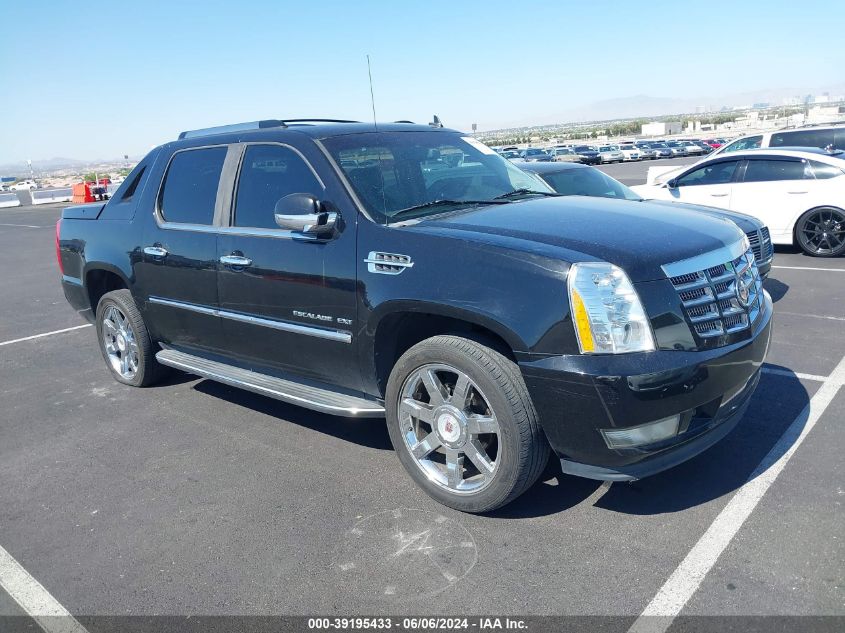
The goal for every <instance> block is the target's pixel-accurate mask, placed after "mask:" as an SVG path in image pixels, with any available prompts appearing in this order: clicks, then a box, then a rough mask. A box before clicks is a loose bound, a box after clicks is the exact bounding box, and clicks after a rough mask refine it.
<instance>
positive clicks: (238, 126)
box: [179, 119, 358, 140]
mask: <svg viewBox="0 0 845 633" xmlns="http://www.w3.org/2000/svg"><path fill="white" fill-rule="evenodd" d="M291 123H292V124H294V125H304V124H308V123H358V121H348V120H346V119H285V120H284V121H282V120H281V119H263V120H261V121H247V122H246V123H232V124H231V125H218V126H216V127H206V128H201V129H199V130H186V131H184V132H180V133H179V140H182V139H185V138H196V137H199V136H209V135H211V134H227V133H229V132H243V131H246V130H258V129H262V128H271V127H288V125H289V124H291Z"/></svg>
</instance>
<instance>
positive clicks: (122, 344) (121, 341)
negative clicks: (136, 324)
mask: <svg viewBox="0 0 845 633" xmlns="http://www.w3.org/2000/svg"><path fill="white" fill-rule="evenodd" d="M117 349H119V350H120V351H121V352H123V351H126V337H124V336H123V334H118V335H117Z"/></svg>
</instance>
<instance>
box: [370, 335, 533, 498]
mask: <svg viewBox="0 0 845 633" xmlns="http://www.w3.org/2000/svg"><path fill="white" fill-rule="evenodd" d="M386 408H387V422H388V430H389V433H390V439H391V441H392V442H393V447H394V449H395V450H396V453H397V455H398V457H399V460H400V461H401V462H402V465H403V466H404V467H405V469H406V470H407V471H408V473H409V474H410V475H411V477H412V478H413V479H414V481H415V482H416V483H417V484H418V485H419V486H420V487H421V488H423V489H424V490H425V491H426V492H427V493H428V494H429V495H430V496H432V497H433V498H434V499H436V500H437V501H440V502H441V503H443V504H444V505H447V506H450V507H452V508H455V509H457V510H461V511H464V512H488V511H490V510H495V509H496V508H499V507H501V506H503V505H505V504H507V503H509V502H510V501H512V500H513V499H515V498H516V497H518V496H519V495H521V494H522V493H523V492H524V491H525V490H527V489H528V488H529V487H530V486H531V485H532V484H534V482H535V481H536V480H537V477H538V476H539V475H540V473H541V472H542V471H543V469H544V468H545V465H546V461H547V460H548V457H549V447H548V444H547V442H546V440H545V438H544V437H543V434H542V432H541V430H540V425H539V422H538V420H537V413H536V411H535V410H534V405H533V404H532V402H531V398H530V396H529V394H528V390H527V388H526V386H525V382H524V381H523V379H522V375H521V374H520V372H519V368H518V367H517V366H516V364H515V363H513V361H511V360H510V359H508V358H506V357H505V356H503V355H502V354H500V353H499V352H497V351H495V350H494V349H492V348H490V347H487V346H486V345H482V344H481V343H478V342H476V341H472V340H469V339H465V338H462V337H458V336H435V337H433V338H430V339H426V340H424V341H422V342H421V343H418V344H417V345H415V346H414V347H412V348H411V349H409V350H408V351H407V352H405V354H403V355H402V357H401V358H400V359H399V360H398V361H397V363H396V365H395V367H394V368H393V371H392V372H391V374H390V379H389V380H388V384H387V394H386Z"/></svg>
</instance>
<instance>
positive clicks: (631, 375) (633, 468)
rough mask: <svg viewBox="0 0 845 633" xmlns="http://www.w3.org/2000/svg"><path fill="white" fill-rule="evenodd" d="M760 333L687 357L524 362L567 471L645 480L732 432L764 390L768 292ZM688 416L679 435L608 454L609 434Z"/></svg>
mask: <svg viewBox="0 0 845 633" xmlns="http://www.w3.org/2000/svg"><path fill="white" fill-rule="evenodd" d="M764 296H765V297H766V306H765V309H764V311H763V313H762V314H761V315H760V317H759V318H758V320H757V322H756V323H755V326H754V332H753V336H752V337H751V338H750V339H746V340H744V341H741V342H739V343H736V344H734V345H729V346H725V347H720V348H716V349H712V350H706V351H697V352H684V351H671V350H658V351H655V352H644V353H637V354H624V355H619V356H614V355H594V356H591V355H572V356H549V357H544V358H541V359H537V360H523V361H522V362H520V368H521V370H522V374H523V377H524V378H525V382H526V385H527V386H528V391H529V393H530V394H531V398H532V400H533V402H534V406H535V408H536V409H537V412H538V413H539V416H540V423H541V425H542V426H543V430H544V432H545V434H546V437H547V438H548V440H549V443H550V444H551V447H552V449H553V450H554V451H555V453H556V454H557V456H558V457H559V458H560V460H561V466H562V468H563V471H564V472H567V473H572V474H576V475H580V476H584V477H589V478H592V479H602V480H609V481H624V480H632V479H639V478H642V477H646V476H648V475H652V474H655V473H658V472H660V471H662V470H665V469H667V468H671V467H672V466H675V465H676V464H679V463H681V462H683V461H686V460H687V459H690V458H692V457H694V456H696V455H698V454H699V453H700V452H702V451H704V450H705V449H707V448H709V447H710V446H712V445H713V444H715V443H716V442H717V441H719V440H720V439H722V438H723V437H724V436H725V435H727V434H728V433H729V432H730V431H731V429H733V428H734V427H735V426H736V425H737V424H738V423H739V420H740V419H741V418H742V416H743V413H744V412H745V409H746V408H747V406H748V403H749V401H750V399H751V396H752V394H753V392H754V388H755V387H756V386H757V382H758V380H759V376H760V367H761V366H762V364H763V361H764V360H765V358H766V353H767V351H768V348H769V341H770V338H771V329H772V303H771V299H770V298H769V297H768V295H764ZM675 414H681V423H680V429H679V432H678V434H677V435H676V436H674V437H671V438H669V439H666V440H661V441H659V442H655V443H653V444H648V445H644V446H637V447H635V448H626V449H610V448H608V446H607V444H606V443H605V441H604V439H603V437H602V434H601V432H600V430H601V429H624V428H629V427H635V426H639V425H641V424H646V423H649V422H652V421H655V420H660V419H663V418H666V417H669V416H672V415H675Z"/></svg>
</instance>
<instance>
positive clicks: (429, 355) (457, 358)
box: [385, 341, 520, 512]
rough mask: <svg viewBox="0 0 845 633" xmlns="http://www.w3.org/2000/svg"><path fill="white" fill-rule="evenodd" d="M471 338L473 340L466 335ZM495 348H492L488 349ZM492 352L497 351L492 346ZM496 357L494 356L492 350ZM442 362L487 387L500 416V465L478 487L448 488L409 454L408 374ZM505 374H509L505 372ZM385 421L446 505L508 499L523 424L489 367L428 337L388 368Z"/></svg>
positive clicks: (424, 483) (472, 506)
mask: <svg viewBox="0 0 845 633" xmlns="http://www.w3.org/2000/svg"><path fill="white" fill-rule="evenodd" d="M468 342H470V341H468ZM485 351H489V352H492V350H485ZM493 354H496V353H495V352H493ZM493 358H494V359H495V356H493ZM434 363H443V364H447V365H451V366H452V367H454V368H455V369H459V370H461V371H462V372H464V373H465V374H466V375H467V376H469V377H470V379H471V380H472V381H473V382H474V383H475V384H476V385H478V387H479V388H480V389H481V391H482V392H483V393H484V396H485V398H486V399H487V401H488V404H489V405H490V406H491V407H492V408H493V411H494V413H495V414H496V418H497V420H498V422H499V449H498V450H499V452H498V454H497V457H496V459H497V469H496V474H495V476H494V478H493V481H492V482H490V483H489V484H488V485H487V486H485V487H484V488H483V489H482V490H480V491H479V492H475V493H467V494H455V493H450V492H448V491H447V490H445V489H443V488H442V487H440V486H438V485H437V484H434V483H432V482H431V481H429V479H428V478H427V477H426V476H425V474H424V473H423V471H422V470H421V469H420V468H419V466H418V465H417V463H416V460H415V459H414V458H413V457H412V456H411V454H410V452H409V450H408V448H407V446H406V445H405V440H404V438H403V437H402V432H401V430H400V426H399V415H398V403H399V399H400V397H401V389H402V386H403V384H404V383H405V379H406V378H407V377H408V376H409V375H410V374H411V373H412V372H413V371H414V370H416V369H418V368H419V367H422V366H423V365H427V364H434ZM503 375H504V376H506V374H503ZM385 405H386V413H387V427H388V433H389V434H390V439H391V442H392V443H393V448H394V449H395V451H396V455H397V456H398V458H399V461H401V462H402V465H403V466H404V467H405V469H406V470H407V471H408V473H409V474H410V475H411V477H412V478H413V479H414V481H415V482H416V483H417V484H418V485H419V486H420V487H421V488H423V489H424V490H425V491H426V492H427V493H428V494H429V495H430V496H432V497H434V498H435V499H436V500H438V501H440V502H441V503H443V504H444V505H447V506H450V507H453V508H456V509H459V510H463V511H468V512H478V511H484V510H485V509H487V508H490V509H493V508H494V507H498V506H499V505H501V504H502V501H503V500H504V499H507V498H508V497H509V496H510V495H511V493H512V492H513V490H514V488H515V487H516V485H517V483H518V479H519V448H520V447H519V430H518V428H517V425H516V422H515V420H514V417H513V412H512V409H513V405H512V404H511V403H510V402H509V401H508V399H507V397H506V396H505V395H504V393H503V392H502V386H501V385H500V384H499V383H498V381H496V380H495V379H494V378H493V377H492V376H491V375H490V373H489V372H488V371H487V369H486V368H484V367H483V366H481V365H479V364H478V363H477V362H476V361H475V360H474V359H473V358H472V357H470V356H468V355H467V354H464V353H462V352H460V351H459V350H457V349H455V348H454V347H449V346H445V345H436V344H435V343H433V342H429V341H424V342H423V343H422V344H420V345H418V346H415V347H414V348H411V350H409V351H408V352H406V353H405V354H404V355H403V356H402V357H401V358H400V359H399V361H397V363H396V365H395V366H394V368H393V371H392V372H391V374H390V379H389V380H388V383H387V390H386V398H385Z"/></svg>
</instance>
